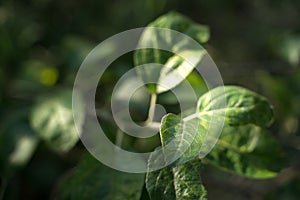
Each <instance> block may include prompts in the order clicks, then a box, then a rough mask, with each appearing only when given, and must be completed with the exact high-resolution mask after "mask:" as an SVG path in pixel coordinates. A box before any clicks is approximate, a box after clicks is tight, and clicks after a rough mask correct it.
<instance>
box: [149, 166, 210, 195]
mask: <svg viewBox="0 0 300 200" xmlns="http://www.w3.org/2000/svg"><path fill="white" fill-rule="evenodd" d="M200 172H201V163H200V161H197V162H189V163H186V164H184V165H180V166H176V167H173V168H171V167H166V168H163V169H161V170H158V171H154V172H148V173H147V176H146V187H147V190H148V193H149V195H150V199H151V200H167V199H187V200H188V199H193V200H194V199H199V200H200V199H202V200H204V199H207V197H206V190H205V188H204V186H203V184H202V182H201V178H200Z"/></svg>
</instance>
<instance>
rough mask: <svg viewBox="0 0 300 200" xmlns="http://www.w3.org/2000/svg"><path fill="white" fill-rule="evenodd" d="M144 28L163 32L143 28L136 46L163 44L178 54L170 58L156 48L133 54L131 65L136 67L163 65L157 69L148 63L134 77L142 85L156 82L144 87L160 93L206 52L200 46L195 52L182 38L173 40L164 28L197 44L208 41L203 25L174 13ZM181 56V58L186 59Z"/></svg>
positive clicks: (168, 54)
mask: <svg viewBox="0 0 300 200" xmlns="http://www.w3.org/2000/svg"><path fill="white" fill-rule="evenodd" d="M148 27H157V28H166V29H165V31H157V30H153V29H145V32H144V34H143V35H142V38H141V39H140V43H139V45H141V46H143V45H144V44H146V43H147V44H149V43H150V44H152V46H154V47H155V46H157V44H158V43H163V44H164V45H165V46H166V47H168V48H169V49H172V51H176V52H178V53H180V55H181V56H179V55H173V53H171V52H167V51H163V50H160V49H140V50H137V51H135V54H134V63H135V65H136V66H138V65H143V64H149V63H158V64H162V65H164V66H163V67H162V66H160V67H157V66H154V65H151V64H150V65H147V66H146V67H145V68H137V73H138V75H140V76H141V77H142V79H143V80H144V81H145V82H153V83H157V84H148V85H147V88H148V89H149V91H150V92H152V93H162V92H165V91H167V90H169V89H171V88H173V87H175V86H177V85H178V84H179V83H180V82H181V81H183V80H184V79H185V78H186V77H187V76H188V75H189V74H190V73H191V72H192V70H193V69H194V68H195V67H196V64H197V63H198V62H199V61H200V60H201V58H202V56H203V55H204V54H205V53H206V51H205V50H204V49H203V48H201V46H199V49H195V48H194V47H191V46H190V45H189V43H188V41H187V40H186V39H182V40H179V38H174V37H175V36H173V35H172V34H171V32H170V31H168V30H167V29H172V30H175V31H178V32H181V33H184V34H186V35H188V36H190V37H191V38H193V39H194V40H196V41H197V42H200V43H204V42H206V41H207V40H208V39H209V30H208V27H207V26H204V25H200V24H197V23H195V22H193V21H191V20H190V19H188V18H186V17H184V16H182V15H180V14H178V13H175V12H170V13H168V14H166V15H163V16H161V17H159V18H158V19H156V20H155V21H153V22H152V23H150V24H149V25H148ZM182 56H185V57H186V58H188V60H186V59H184V58H183V57H182ZM191 63H192V64H191Z"/></svg>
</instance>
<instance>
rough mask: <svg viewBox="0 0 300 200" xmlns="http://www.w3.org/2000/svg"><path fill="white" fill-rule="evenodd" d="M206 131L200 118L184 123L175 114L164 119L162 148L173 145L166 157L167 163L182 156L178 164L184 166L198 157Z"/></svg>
mask: <svg viewBox="0 0 300 200" xmlns="http://www.w3.org/2000/svg"><path fill="white" fill-rule="evenodd" d="M205 136H206V130H205V128H204V126H203V125H202V124H201V123H200V120H199V119H198V118H195V119H192V120H189V121H186V122H184V121H183V120H181V118H180V117H179V116H177V115H174V114H167V115H166V116H164V117H163V119H162V122H161V128H160V137H161V142H162V146H167V145H172V147H173V148H168V149H170V150H168V151H167V152H166V151H165V152H164V155H163V156H165V158H166V160H167V161H170V160H174V158H176V157H178V155H181V154H182V155H181V156H180V157H179V159H178V160H176V162H175V163H176V164H177V165H179V164H183V163H186V162H188V161H190V160H192V159H195V158H197V157H198V155H199V153H200V149H201V145H202V143H203V141H204V139H205Z"/></svg>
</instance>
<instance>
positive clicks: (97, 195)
mask: <svg viewBox="0 0 300 200" xmlns="http://www.w3.org/2000/svg"><path fill="white" fill-rule="evenodd" d="M143 183H144V174H129V173H124V172H119V171H116V170H114V169H110V168H108V167H106V166H103V165H102V164H101V163H100V162H99V161H98V160H96V159H95V158H93V157H92V156H90V155H88V156H85V157H84V158H83V159H82V160H81V161H80V162H79V165H78V167H77V169H76V171H75V173H74V174H73V175H72V176H71V177H70V178H69V179H67V180H66V181H65V183H64V184H61V188H60V190H61V191H60V193H61V194H60V195H61V197H60V198H61V199H73V200H77V199H78V200H82V199H89V200H97V199H103V200H123V199H130V200H138V199H139V198H140V195H141V192H142V188H143Z"/></svg>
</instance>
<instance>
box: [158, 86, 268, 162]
mask: <svg viewBox="0 0 300 200" xmlns="http://www.w3.org/2000/svg"><path fill="white" fill-rule="evenodd" d="M211 94H213V95H214V97H215V98H214V99H213V100H211ZM219 94H220V95H219ZM221 101H224V102H225V103H226V104H225V105H226V106H225V108H222V107H221V108H219V107H220V106H219V105H218V104H220V102H221ZM220 105H221V106H222V104H220ZM216 108H219V109H216ZM197 109H198V110H199V111H200V112H199V113H196V115H191V116H188V117H186V118H185V119H184V120H182V119H181V118H180V117H179V116H176V115H174V114H168V115H166V116H165V117H164V118H163V119H162V124H161V129H160V137H161V140H162V146H165V147H168V148H165V149H168V150H166V151H165V152H164V153H165V154H164V155H163V156H165V158H166V160H167V161H172V160H176V158H178V157H179V155H182V156H180V158H179V159H178V160H177V161H176V164H183V163H185V162H187V161H190V160H192V159H195V158H197V157H198V156H199V155H200V153H203V152H204V153H207V152H209V151H210V150H211V148H212V147H213V145H214V144H215V143H216V142H217V140H218V136H219V134H220V133H221V130H222V127H223V123H222V120H221V121H220V123H219V121H217V120H219V119H220V118H221V119H222V117H224V120H225V123H227V124H229V125H240V124H251V123H253V124H258V125H261V126H266V125H269V124H270V123H271V122H272V120H273V111H272V107H271V106H270V104H269V103H268V102H267V101H266V100H265V98H263V97H261V96H259V95H258V94H256V93H254V92H251V91H249V90H246V89H244V88H241V87H236V86H228V87H227V86H226V87H218V88H216V89H214V90H212V91H210V92H207V93H205V94H204V95H203V96H202V97H200V99H199V102H198V108H197ZM214 109H215V110H214ZM220 111H222V112H220ZM218 115H222V116H220V117H219V116H218ZM260 120H261V121H260ZM210 121H211V122H210ZM246 139H247V140H248V138H246ZM209 145H210V146H209ZM207 146H209V148H206V147H207Z"/></svg>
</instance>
